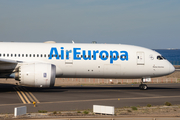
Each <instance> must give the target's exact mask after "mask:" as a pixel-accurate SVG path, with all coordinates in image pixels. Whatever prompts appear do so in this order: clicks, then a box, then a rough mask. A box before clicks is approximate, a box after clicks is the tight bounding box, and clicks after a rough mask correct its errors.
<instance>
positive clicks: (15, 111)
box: [14, 106, 27, 117]
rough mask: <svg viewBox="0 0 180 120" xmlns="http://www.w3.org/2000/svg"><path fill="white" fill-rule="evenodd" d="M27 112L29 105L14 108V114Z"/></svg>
mask: <svg viewBox="0 0 180 120" xmlns="http://www.w3.org/2000/svg"><path fill="white" fill-rule="evenodd" d="M26 112H27V107H26V106H21V107H15V108H14V116H15V117H16V116H19V115H24V114H26Z"/></svg>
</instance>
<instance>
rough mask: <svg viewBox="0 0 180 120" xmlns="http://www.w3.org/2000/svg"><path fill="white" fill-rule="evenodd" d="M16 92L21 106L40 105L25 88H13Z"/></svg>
mask: <svg viewBox="0 0 180 120" xmlns="http://www.w3.org/2000/svg"><path fill="white" fill-rule="evenodd" d="M13 88H14V89H15V90H16V92H17V93H18V95H19V97H20V99H21V100H22V102H23V104H31V103H33V102H36V103H40V102H39V101H38V100H37V98H36V97H35V96H34V95H33V94H32V93H31V92H30V91H28V90H27V89H26V88H24V87H21V86H19V87H18V86H16V87H13Z"/></svg>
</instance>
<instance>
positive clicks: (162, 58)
mask: <svg viewBox="0 0 180 120" xmlns="http://www.w3.org/2000/svg"><path fill="white" fill-rule="evenodd" d="M157 59H158V60H164V59H165V58H164V57H163V56H157Z"/></svg>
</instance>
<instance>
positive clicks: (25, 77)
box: [15, 63, 56, 87]
mask: <svg viewBox="0 0 180 120" xmlns="http://www.w3.org/2000/svg"><path fill="white" fill-rule="evenodd" d="M55 77H56V66H55V65H53V64H48V63H34V64H27V65H22V66H20V67H19V69H18V71H17V72H15V80H18V81H19V83H20V85H26V86H31V87H53V86H54V83H55Z"/></svg>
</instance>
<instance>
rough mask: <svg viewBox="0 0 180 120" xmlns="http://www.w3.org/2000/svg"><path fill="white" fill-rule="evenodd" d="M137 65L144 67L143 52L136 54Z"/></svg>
mask: <svg viewBox="0 0 180 120" xmlns="http://www.w3.org/2000/svg"><path fill="white" fill-rule="evenodd" d="M136 55H137V65H144V64H145V58H144V52H137V53H136Z"/></svg>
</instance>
